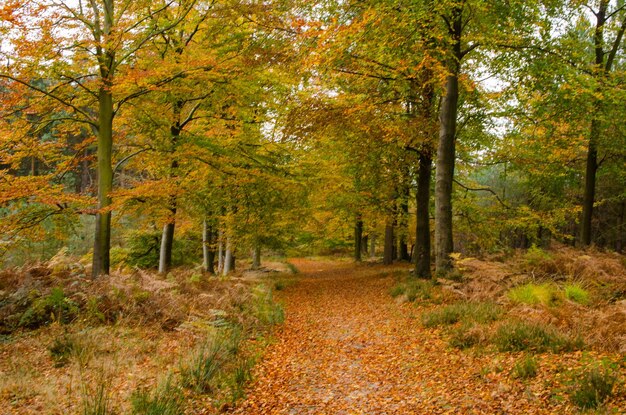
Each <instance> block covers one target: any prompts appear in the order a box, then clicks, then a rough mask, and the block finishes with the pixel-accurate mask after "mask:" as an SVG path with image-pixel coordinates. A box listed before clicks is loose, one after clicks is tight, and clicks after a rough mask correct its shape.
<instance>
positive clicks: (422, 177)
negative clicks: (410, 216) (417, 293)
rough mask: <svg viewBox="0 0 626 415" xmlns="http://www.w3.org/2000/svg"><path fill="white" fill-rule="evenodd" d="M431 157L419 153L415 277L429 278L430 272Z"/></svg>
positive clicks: (424, 152) (427, 152)
mask: <svg viewBox="0 0 626 415" xmlns="http://www.w3.org/2000/svg"><path fill="white" fill-rule="evenodd" d="M432 163H433V161H432V156H431V153H430V151H429V150H426V149H425V150H422V151H421V152H420V160H419V175H418V178H417V194H416V195H415V201H416V205H417V208H416V210H417V212H416V216H417V217H416V225H415V250H414V252H415V261H414V262H415V276H417V277H421V278H431V277H432V276H431V272H430V212H429V204H430V179H431V175H432Z"/></svg>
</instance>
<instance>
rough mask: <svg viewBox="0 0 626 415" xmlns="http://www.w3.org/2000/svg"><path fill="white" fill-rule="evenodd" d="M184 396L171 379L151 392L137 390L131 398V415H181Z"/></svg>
mask: <svg viewBox="0 0 626 415" xmlns="http://www.w3.org/2000/svg"><path fill="white" fill-rule="evenodd" d="M183 401H184V396H183V394H182V392H181V390H180V389H178V388H177V387H176V386H174V385H173V384H172V382H171V378H169V377H168V378H167V380H166V382H165V383H163V384H161V385H159V387H158V388H157V389H156V390H155V391H154V392H153V393H150V391H148V390H146V389H139V390H137V391H135V393H133V395H132V396H131V403H132V414H133V415H182V414H183V413H184V409H183Z"/></svg>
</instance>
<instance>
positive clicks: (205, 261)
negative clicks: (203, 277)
mask: <svg viewBox="0 0 626 415" xmlns="http://www.w3.org/2000/svg"><path fill="white" fill-rule="evenodd" d="M214 263H215V230H214V229H213V226H211V225H209V222H208V220H206V219H205V220H204V224H203V229H202V267H203V268H204V270H205V271H206V272H208V273H209V274H211V275H215V267H214Z"/></svg>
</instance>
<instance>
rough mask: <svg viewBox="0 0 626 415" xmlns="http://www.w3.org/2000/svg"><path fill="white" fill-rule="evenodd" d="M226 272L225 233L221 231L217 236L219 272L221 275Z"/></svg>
mask: <svg viewBox="0 0 626 415" xmlns="http://www.w3.org/2000/svg"><path fill="white" fill-rule="evenodd" d="M223 271H224V231H222V230H221V229H220V230H219V231H218V234H217V272H218V274H221V273H222V272H223Z"/></svg>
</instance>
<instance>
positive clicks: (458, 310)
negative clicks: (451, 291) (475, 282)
mask: <svg viewBox="0 0 626 415" xmlns="http://www.w3.org/2000/svg"><path fill="white" fill-rule="evenodd" d="M501 314H502V309H501V308H500V307H499V306H498V305H496V304H493V303H489V302H461V303H455V304H451V305H448V306H445V307H443V308H440V309H437V310H434V311H431V312H428V313H424V314H423V316H422V324H423V325H424V326H425V327H437V326H445V325H451V324H455V323H457V322H459V321H463V322H465V323H479V324H487V323H491V322H493V321H496V320H497V319H498V318H500V316H501Z"/></svg>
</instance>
